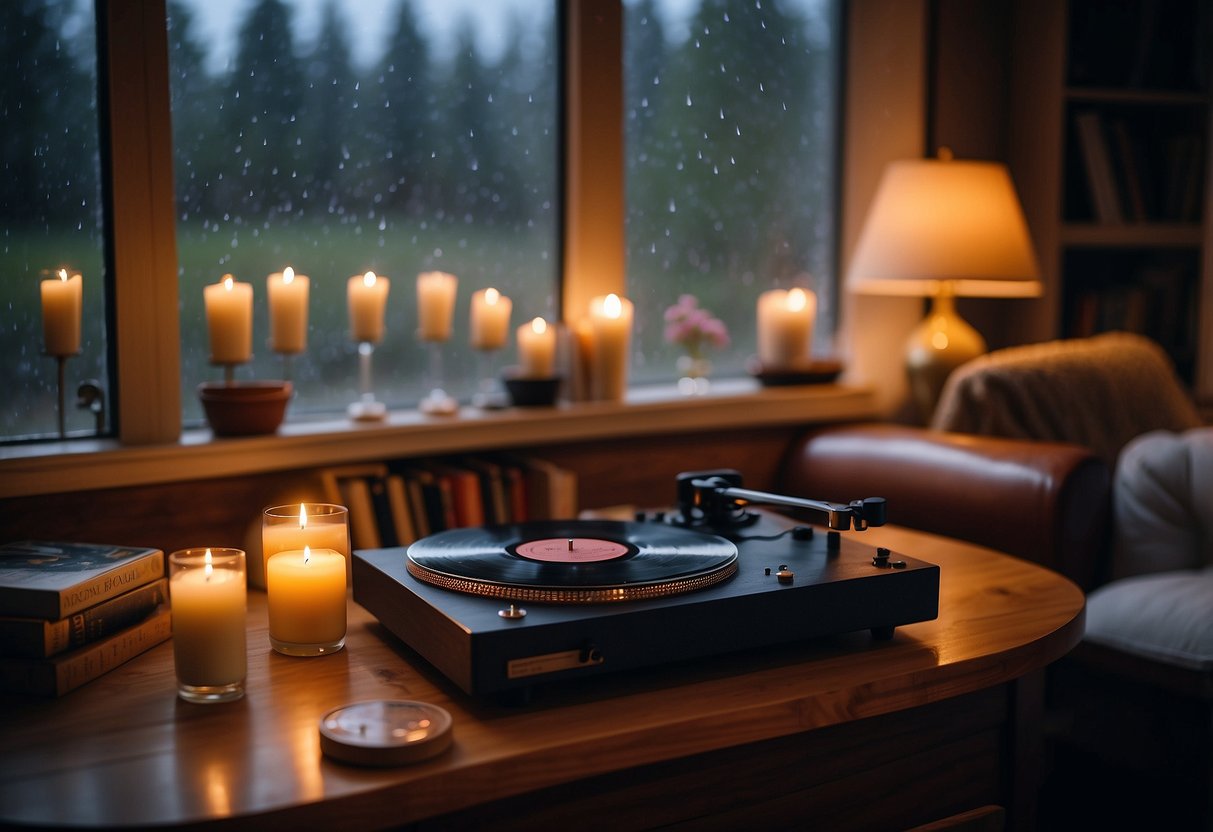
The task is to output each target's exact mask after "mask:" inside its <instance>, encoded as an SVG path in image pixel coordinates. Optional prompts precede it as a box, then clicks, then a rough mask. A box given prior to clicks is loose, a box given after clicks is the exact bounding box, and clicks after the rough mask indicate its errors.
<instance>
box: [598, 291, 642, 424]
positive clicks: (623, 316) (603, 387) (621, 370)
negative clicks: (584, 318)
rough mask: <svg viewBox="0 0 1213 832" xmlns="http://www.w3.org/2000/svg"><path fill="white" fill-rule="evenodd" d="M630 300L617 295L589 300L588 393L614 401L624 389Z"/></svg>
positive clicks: (626, 384)
mask: <svg viewBox="0 0 1213 832" xmlns="http://www.w3.org/2000/svg"><path fill="white" fill-rule="evenodd" d="M631 344H632V302H631V301H629V300H628V299H626V298H621V297H619V296H618V295H615V294H610V295H606V296H599V297H596V298H594V299H593V300H592V301H590V396H591V398H593V399H596V400H611V401H618V400H621V399H623V397H624V394H625V393H626V392H627V389H628V363H629V361H630V358H631Z"/></svg>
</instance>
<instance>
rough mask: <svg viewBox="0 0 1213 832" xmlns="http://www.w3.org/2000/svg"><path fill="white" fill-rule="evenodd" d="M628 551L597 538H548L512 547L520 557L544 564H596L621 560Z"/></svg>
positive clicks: (624, 547)
mask: <svg viewBox="0 0 1213 832" xmlns="http://www.w3.org/2000/svg"><path fill="white" fill-rule="evenodd" d="M629 551H631V550H629V549H628V547H627V546H625V545H623V544H622V543H617V542H616V541H614V540H602V539H601V538H597V537H549V538H545V539H543V540H528V541H526V542H525V543H519V544H518V545H517V546H516V547H514V552H515V553H516V554H518V555H520V556H521V557H524V558H527V559H528V560H541V561H543V562H544V563H598V562H599V561H604V560H614V559H615V558H621V557H623V556H624V555H626V554H627V553H628V552H629Z"/></svg>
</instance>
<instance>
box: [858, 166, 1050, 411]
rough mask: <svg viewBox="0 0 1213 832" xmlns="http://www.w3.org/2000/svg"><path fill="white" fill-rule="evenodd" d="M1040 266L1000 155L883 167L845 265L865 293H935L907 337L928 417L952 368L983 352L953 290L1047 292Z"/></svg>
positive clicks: (915, 388) (1010, 294) (908, 357)
mask: <svg viewBox="0 0 1213 832" xmlns="http://www.w3.org/2000/svg"><path fill="white" fill-rule="evenodd" d="M1039 274H1040V269H1039V267H1038V265H1037V262H1036V253H1035V251H1034V250H1033V248H1032V240H1031V237H1030V236H1029V235H1028V226H1027V222H1026V221H1025V220H1024V215H1023V209H1022V208H1021V207H1020V205H1019V199H1018V197H1017V196H1016V194H1015V186H1014V185H1013V184H1012V183H1011V177H1010V174H1009V173H1008V171H1007V169H1006V167H1005V166H1004V165H1002V164H998V163H996V162H978V161H968V160H966V161H958V160H953V159H952V158H951V153H950V152H948V151H946V150H945V151H942V152H941V153H940V157H939V158H938V159H905V160H901V161H896V162H892V163H890V164H889V165H888V167H886V168H885V171H884V174H883V176H882V177H881V180H880V186H879V188H878V189H877V191H876V197H875V199H874V200H873V203H872V207H871V210H870V211H869V212H868V216H867V220H866V221H865V223H864V226H863V230H862V232H861V233H860V236H859V243H858V245H857V246H856V249H855V253H854V255H853V257H852V260H851V266H850V269H849V270H848V272H847V288H848V289H850V290H851V291H853V292H857V293H860V294H869V295H909V296H920V297H930V298H931V309H930V311H929V312H928V313H927V316H926V318H925V319H924V320H923V321H922V323H921V324H919V325H918V326H917V327H915V329H914V331H913V332H912V333H911V334H910V339H909V341H908V342H907V344H906V353H905V361H906V373H907V376H908V378H909V385H910V395H911V396H912V398H913V400H914V403H915V405H916V406H917V407H918V409H919V412H920V413H921V414H922V416H923V417H924V418H927V419H929V417H930V415H931V412H932V411H933V410H934V408H935V403H936V401H937V400H938V398H939V393H940V391H941V390H942V389H943V384H944V382H945V381H946V380H947V377H948V374H949V373H951V372H952V370H954V369H955V368H956V367H959V366H960V365H961V364H963V363H965V362H966V361H969V360H970V359H973V358H976V357H977V356H979V355H981V354H982V353H984V352H985V351H986V344H985V340H984V339H983V338H982V337H981V335H980V334H979V333H978V332H977V330H975V329H974V328H973V327H972V326H970V325H969V324H968V323H966V322H965V321H964V319H963V318H961V317H960V316H959V315H958V314H957V313H956V308H955V303H954V300H953V299H954V298H955V297H957V296H961V297H987V298H1026V297H1037V296H1039V295H1040V293H1041V286H1040V280H1039V279H1038V277H1039Z"/></svg>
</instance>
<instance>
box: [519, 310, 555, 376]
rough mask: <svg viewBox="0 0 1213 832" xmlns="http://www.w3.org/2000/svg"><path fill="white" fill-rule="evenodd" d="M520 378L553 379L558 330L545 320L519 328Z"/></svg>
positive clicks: (531, 322) (536, 319) (532, 322)
mask: <svg viewBox="0 0 1213 832" xmlns="http://www.w3.org/2000/svg"><path fill="white" fill-rule="evenodd" d="M518 367H519V369H518V376H519V378H551V377H552V376H553V375H554V374H555V367H556V329H555V327H550V326H548V322H547V321H545V320H544V319H543V318H535V319H534V320H533V321H530V322H529V323H525V324H523V325H522V326H520V327H518Z"/></svg>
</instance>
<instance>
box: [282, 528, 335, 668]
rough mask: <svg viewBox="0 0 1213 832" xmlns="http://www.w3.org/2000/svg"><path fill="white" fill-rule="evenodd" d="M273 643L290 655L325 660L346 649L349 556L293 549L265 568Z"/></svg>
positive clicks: (328, 550)
mask: <svg viewBox="0 0 1213 832" xmlns="http://www.w3.org/2000/svg"><path fill="white" fill-rule="evenodd" d="M265 568H266V574H265V582H266V586H265V591H266V600H267V604H268V607H269V622H270V645H271V646H272V647H273V648H274V649H275V650H277V651H278V652H279V653H285V654H286V655H289V656H323V655H326V654H328V653H334V652H336V651H338V650H340V649H341V648H342V647H343V646H344V645H345V600H346V599H345V586H346V583H345V557H344V556H343V555H342V554H341V553H340V552H337V551H334V550H333V549H312V548H311V547H310V546H305V547H304V548H303V550H302V551H301V550H299V549H290V550H288V551H285V552H277V553H276V554H273V555H270V557H269V559H268V560H267V561H266V564H265Z"/></svg>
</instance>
